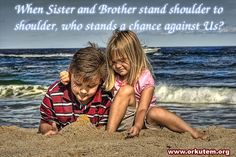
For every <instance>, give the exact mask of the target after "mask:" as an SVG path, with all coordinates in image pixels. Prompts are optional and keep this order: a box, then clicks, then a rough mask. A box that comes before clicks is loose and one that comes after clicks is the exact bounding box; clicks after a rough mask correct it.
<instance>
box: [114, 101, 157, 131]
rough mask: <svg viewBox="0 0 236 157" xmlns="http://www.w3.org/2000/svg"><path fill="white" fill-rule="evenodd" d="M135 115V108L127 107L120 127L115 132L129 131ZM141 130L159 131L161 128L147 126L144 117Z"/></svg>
mask: <svg viewBox="0 0 236 157" xmlns="http://www.w3.org/2000/svg"><path fill="white" fill-rule="evenodd" d="M150 108H151V107H150ZM150 108H149V109H150ZM135 114H136V108H135V107H132V106H128V108H127V110H126V113H125V116H124V118H123V120H122V121H121V123H120V126H119V128H118V129H117V131H126V130H127V129H130V128H131V127H132V126H133V125H134V120H135ZM143 128H144V129H152V130H155V129H160V128H161V126H159V125H152V124H149V123H148V122H147V119H146V117H145V120H144V127H143Z"/></svg>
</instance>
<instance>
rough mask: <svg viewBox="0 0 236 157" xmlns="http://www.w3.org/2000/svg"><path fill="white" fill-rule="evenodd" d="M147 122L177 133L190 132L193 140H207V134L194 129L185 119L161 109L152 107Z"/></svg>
mask: <svg viewBox="0 0 236 157" xmlns="http://www.w3.org/2000/svg"><path fill="white" fill-rule="evenodd" d="M147 121H148V123H150V124H156V125H163V126H165V127H167V128H168V129H170V130H172V131H175V132H180V133H182V132H189V133H191V135H192V137H193V138H202V139H204V138H206V137H205V134H203V133H201V132H199V131H197V130H196V129H194V128H192V127H191V126H189V124H187V123H186V122H185V121H184V120H183V119H181V118H180V117H178V116H177V115H175V114H174V113H172V112H170V111H168V110H166V109H163V108H161V107H152V108H151V109H150V110H149V112H148V113H147Z"/></svg>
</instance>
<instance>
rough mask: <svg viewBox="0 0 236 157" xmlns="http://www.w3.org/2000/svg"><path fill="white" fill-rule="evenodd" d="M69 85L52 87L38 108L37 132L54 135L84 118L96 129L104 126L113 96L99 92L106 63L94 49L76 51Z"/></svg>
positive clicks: (103, 91) (70, 70) (102, 56)
mask: <svg viewBox="0 0 236 157" xmlns="http://www.w3.org/2000/svg"><path fill="white" fill-rule="evenodd" d="M69 75H70V79H71V81H70V84H68V85H63V84H62V83H61V82H60V81H56V82H55V83H53V84H52V85H51V86H50V87H49V89H48V91H47V93H46V95H45V97H44V99H43V101H42V103H41V106H40V113H41V121H40V124H39V132H40V133H42V134H45V135H54V134H57V133H58V131H59V130H60V129H62V128H63V127H65V126H66V125H68V124H70V123H72V122H75V121H76V119H77V118H78V117H80V116H82V115H87V116H88V117H89V119H90V121H91V123H92V124H93V125H95V126H97V127H99V126H102V125H106V124H107V121H108V113H109V109H110V105H111V99H112V94H111V93H110V92H106V91H105V90H103V89H102V88H101V85H102V83H103V80H104V79H105V77H106V60H105V57H104V55H103V54H102V53H101V52H100V51H99V50H98V49H97V48H96V47H95V46H94V45H91V46H90V47H86V48H82V49H80V50H79V51H77V52H76V53H75V54H74V56H73V58H72V61H71V63H70V66H69Z"/></svg>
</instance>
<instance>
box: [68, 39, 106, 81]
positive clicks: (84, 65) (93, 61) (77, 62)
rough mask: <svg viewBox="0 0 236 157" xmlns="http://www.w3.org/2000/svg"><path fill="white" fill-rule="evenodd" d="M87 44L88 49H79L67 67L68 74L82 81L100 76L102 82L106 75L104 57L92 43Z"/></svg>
mask: <svg viewBox="0 0 236 157" xmlns="http://www.w3.org/2000/svg"><path fill="white" fill-rule="evenodd" d="M89 44H90V46H89V47H86V48H81V49H79V50H78V51H77V52H76V53H75V54H74V56H73V58H72V61H71V63H70V67H69V71H70V74H73V75H74V76H75V77H77V76H82V77H83V80H84V81H89V80H91V79H93V78H94V76H100V79H102V80H103V81H104V80H105V77H106V74H107V72H106V59H105V56H104V54H103V52H102V51H101V49H99V48H98V47H97V46H96V45H95V44H94V43H90V42H89Z"/></svg>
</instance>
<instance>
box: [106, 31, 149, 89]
mask: <svg viewBox="0 0 236 157" xmlns="http://www.w3.org/2000/svg"><path fill="white" fill-rule="evenodd" d="M113 57H118V58H123V59H124V58H126V59H127V60H128V61H129V63H130V68H131V69H130V73H129V74H128V79H127V83H128V84H129V85H131V86H134V84H135V83H136V81H137V80H138V77H139V75H140V74H141V72H142V70H143V69H149V70H150V71H152V67H151V65H150V63H149V61H148V59H147V56H146V54H145V53H144V51H143V48H142V46H141V43H140V41H139V39H138V37H137V35H136V34H135V33H134V32H132V31H130V30H124V31H119V30H115V31H114V33H113V35H112V37H111V38H110V40H109V42H108V45H107V49H106V58H107V66H108V67H107V70H108V78H107V80H106V82H105V88H106V89H107V90H111V89H112V88H113V87H114V85H115V75H116V74H115V72H114V70H113V68H112V58H113Z"/></svg>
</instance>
